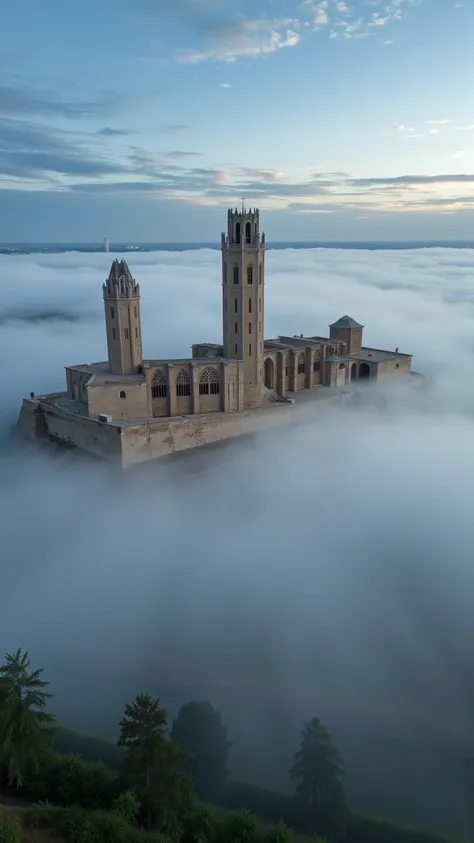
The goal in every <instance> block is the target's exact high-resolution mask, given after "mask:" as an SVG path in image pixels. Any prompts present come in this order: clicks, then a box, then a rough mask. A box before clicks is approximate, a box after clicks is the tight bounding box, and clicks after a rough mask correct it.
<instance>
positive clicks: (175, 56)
mask: <svg viewBox="0 0 474 843" xmlns="http://www.w3.org/2000/svg"><path fill="white" fill-rule="evenodd" d="M472 31H474V7H473V5H472V4H469V3H468V2H467V0H466V2H465V3H461V2H459V3H458V2H452V1H451V0H430V2H429V3H428V0H321V1H320V2H318V0H302V2H297V0H261V2H260V3H259V4H258V6H257V5H256V4H255V2H254V0H239V2H237V1H236V0H101V2H100V4H99V3H97V2H94V3H93V2H91V0H83V2H82V3H81V4H80V5H69V4H64V2H63V0H48V4H47V7H45V6H42V4H39V3H38V2H37V0H17V2H16V4H10V5H9V6H8V7H5V9H4V10H3V11H2V27H1V29H0V70H1V82H0V188H1V190H0V242H7V241H16V242H22V241H23V242H24V241H28V240H29V241H50V242H53V241H68V240H69V241H75V242H81V241H82V242H100V241H102V240H103V238H104V237H108V238H109V239H110V241H111V243H113V241H114V240H115V241H130V242H133V241H135V242H139V241H141V242H146V241H149V242H164V241H174V242H178V241H187V242H192V241H214V240H216V239H218V237H219V233H220V231H221V230H222V228H223V225H224V222H225V218H224V213H225V209H226V207H227V206H228V205H235V204H240V202H241V197H245V198H246V202H247V204H249V205H252V206H253V205H256V206H258V207H260V208H261V209H262V212H264V216H265V225H264V227H265V229H266V231H267V233H268V237H269V239H270V240H273V241H278V240H280V241H291V240H375V239H382V240H410V239H412V240H449V239H452V240H456V239H461V240H462V239H468V240H469V239H472V238H473V232H474V98H473V96H472V94H471V93H470V80H471V79H472V78H474V59H473V57H472V54H471V50H470V39H469V37H468V36H469V34H470V33H471V32H472Z"/></svg>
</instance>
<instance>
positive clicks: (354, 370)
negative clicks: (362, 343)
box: [351, 363, 357, 381]
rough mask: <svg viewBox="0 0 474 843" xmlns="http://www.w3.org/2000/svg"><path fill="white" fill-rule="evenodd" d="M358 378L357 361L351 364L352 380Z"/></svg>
mask: <svg viewBox="0 0 474 843" xmlns="http://www.w3.org/2000/svg"><path fill="white" fill-rule="evenodd" d="M356 380H357V363H353V364H352V366H351V381H356Z"/></svg>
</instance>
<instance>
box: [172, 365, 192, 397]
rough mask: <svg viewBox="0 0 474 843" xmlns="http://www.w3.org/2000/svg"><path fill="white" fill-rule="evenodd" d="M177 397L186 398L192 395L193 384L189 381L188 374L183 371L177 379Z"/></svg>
mask: <svg viewBox="0 0 474 843" xmlns="http://www.w3.org/2000/svg"><path fill="white" fill-rule="evenodd" d="M176 395H177V397H178V398H185V397H186V396H188V395H191V382H190V380H189V376H188V373H187V372H185V371H184V369H181V371H180V373H179V375H178V377H177V378H176Z"/></svg>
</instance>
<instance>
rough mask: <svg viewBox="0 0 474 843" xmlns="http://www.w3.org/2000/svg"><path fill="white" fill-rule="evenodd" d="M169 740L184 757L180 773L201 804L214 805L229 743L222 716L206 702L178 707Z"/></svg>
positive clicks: (224, 776) (223, 782) (223, 779)
mask: <svg viewBox="0 0 474 843" xmlns="http://www.w3.org/2000/svg"><path fill="white" fill-rule="evenodd" d="M171 737H172V739H173V740H174V741H175V742H176V743H177V744H178V746H179V747H180V749H181V750H182V751H183V753H184V755H185V762H184V769H185V770H186V772H187V773H189V775H190V776H191V778H192V779H193V781H194V784H195V787H196V792H197V794H198V796H199V798H200V799H202V800H203V801H205V802H213V803H214V804H218V803H219V802H220V800H221V798H222V794H223V790H224V788H225V785H226V780H227V767H228V758H229V742H228V740H227V729H226V727H225V726H224V723H223V722H222V716H221V713H220V712H219V711H217V710H216V709H215V708H214V707H213V706H212V705H211V703H210V702H189V703H186V704H185V705H183V706H181V708H180V710H179V712H178V716H177V717H176V719H175V721H174V723H173V729H172V732H171Z"/></svg>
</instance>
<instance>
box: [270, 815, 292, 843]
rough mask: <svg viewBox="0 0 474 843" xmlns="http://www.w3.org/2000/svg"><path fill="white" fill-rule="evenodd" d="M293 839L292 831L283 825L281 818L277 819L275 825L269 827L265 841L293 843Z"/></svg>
mask: <svg viewBox="0 0 474 843" xmlns="http://www.w3.org/2000/svg"><path fill="white" fill-rule="evenodd" d="M294 839H295V838H294V834H293V832H292V831H291V829H290V828H288V826H286V825H285V823H284V822H283V820H279V822H278V823H277V824H276V826H274V828H272V829H270V831H269V832H268V834H267V835H266V843H293V841H294Z"/></svg>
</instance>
